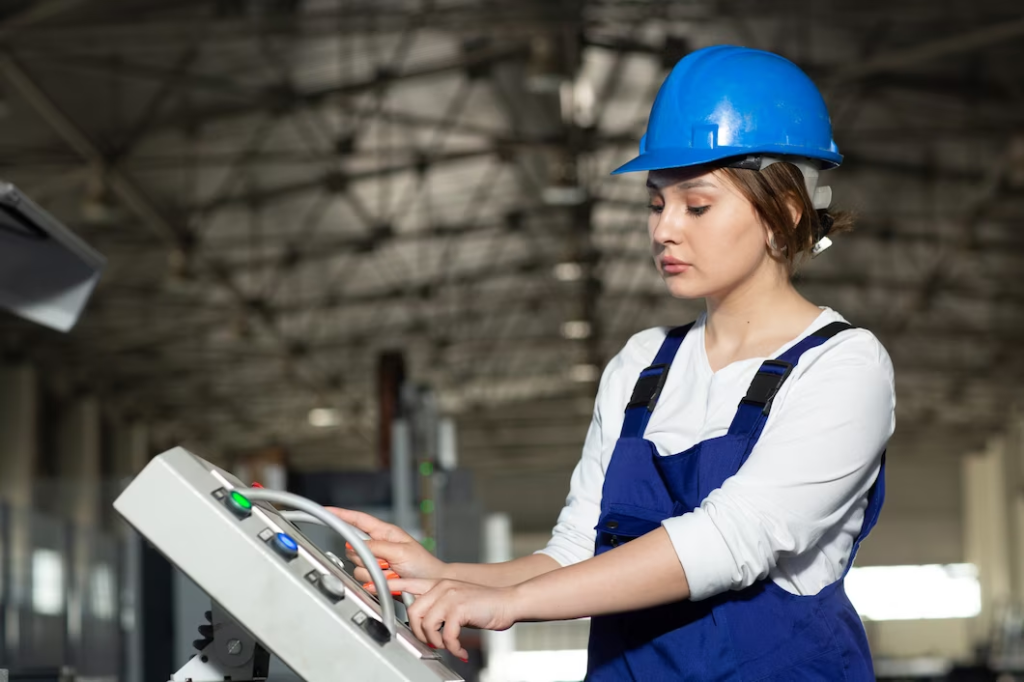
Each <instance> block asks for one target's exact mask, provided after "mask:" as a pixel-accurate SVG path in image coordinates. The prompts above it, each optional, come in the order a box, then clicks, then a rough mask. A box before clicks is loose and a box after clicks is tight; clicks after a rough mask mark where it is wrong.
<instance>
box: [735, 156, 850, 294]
mask: <svg viewBox="0 0 1024 682" xmlns="http://www.w3.org/2000/svg"><path fill="white" fill-rule="evenodd" d="M722 171H723V172H724V173H725V174H726V176H727V177H728V178H729V179H730V180H731V181H732V182H733V183H734V184H735V185H736V187H737V188H738V189H739V190H740V192H741V193H742V194H743V196H745V197H746V198H747V200H748V201H750V203H751V204H753V205H754V209H755V210H756V211H757V214H758V216H759V217H760V218H761V222H763V223H764V224H765V226H766V227H768V229H769V230H771V233H772V235H773V236H774V238H775V245H776V247H777V249H776V251H774V252H773V253H772V256H773V257H774V258H778V259H780V260H783V261H785V262H786V263H787V264H788V266H789V271H790V273H791V274H792V272H793V271H794V270H795V269H796V267H797V266H798V265H799V264H800V263H801V262H803V261H804V260H806V258H807V257H808V256H809V255H810V250H811V247H812V246H814V244H815V242H817V241H818V239H820V238H821V237H822V236H823V235H824V233H825V232H826V231H825V229H824V228H823V224H829V223H831V224H830V226H829V229H828V230H827V233H828V236H830V237H832V236H834V235H836V234H839V233H840V232H848V231H849V230H851V229H853V216H852V215H851V214H850V213H848V212H846V211H836V210H833V209H829V210H828V211H827V212H826V211H817V210H815V208H814V204H813V203H812V202H811V198H810V197H809V196H808V195H807V186H806V185H805V184H804V176H803V173H801V172H800V169H799V168H797V167H796V166H794V165H793V164H791V163H788V162H785V161H781V162H779V163H773V164H772V165H770V166H768V167H767V168H765V169H763V170H759V171H758V170H748V169H744V168H723V169H722ZM790 198H792V199H796V201H797V205H798V206H799V207H800V220H799V221H798V222H797V223H796V225H793V224H792V218H791V217H790V212H789V205H788V203H787V199H790Z"/></svg>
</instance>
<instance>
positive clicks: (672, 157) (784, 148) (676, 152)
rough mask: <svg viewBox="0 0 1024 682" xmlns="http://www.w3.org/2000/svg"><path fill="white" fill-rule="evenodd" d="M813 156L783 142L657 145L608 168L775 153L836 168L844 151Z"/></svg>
mask: <svg viewBox="0 0 1024 682" xmlns="http://www.w3.org/2000/svg"><path fill="white" fill-rule="evenodd" d="M814 152H815V154H814V156H811V155H810V154H808V150H807V147H797V146H791V145H784V144H776V145H764V146H758V147H757V148H756V149H753V148H750V147H716V148H714V149H692V148H687V147H682V148H677V149H657V150H652V151H648V152H644V153H643V154H640V155H639V156H637V157H636V158H634V159H632V160H630V161H627V162H626V163H624V164H622V165H621V166H619V167H618V168H616V169H615V170H613V171H612V172H611V174H612V175H621V174H622V173H634V172H637V171H652V170H665V169H666V168H686V167H688V166H702V165H710V166H716V165H722V162H724V161H726V160H730V159H735V158H737V157H744V156H747V155H750V154H777V155H779V156H792V157H795V158H803V159H807V158H813V159H816V160H818V161H819V162H820V163H821V168H822V170H826V169H829V168H835V167H836V166H838V165H839V164H840V163H842V161H843V155H842V154H839V153H838V152H832V151H826V150H824V149H817V150H814Z"/></svg>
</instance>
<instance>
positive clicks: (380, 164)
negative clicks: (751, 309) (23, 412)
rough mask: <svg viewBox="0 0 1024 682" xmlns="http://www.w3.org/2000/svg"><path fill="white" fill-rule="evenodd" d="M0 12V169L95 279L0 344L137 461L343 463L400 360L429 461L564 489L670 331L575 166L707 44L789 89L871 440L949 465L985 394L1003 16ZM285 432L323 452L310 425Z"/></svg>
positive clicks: (1011, 272) (1008, 231)
mask: <svg viewBox="0 0 1024 682" xmlns="http://www.w3.org/2000/svg"><path fill="white" fill-rule="evenodd" d="M0 12H2V16H3V20H2V22H0V34H2V41H0V76H2V78H0V149H2V150H3V153H2V155H0V167H2V170H0V177H3V178H4V179H6V180H9V181H12V182H14V183H15V184H17V185H18V186H20V187H21V188H22V189H23V190H24V191H25V192H26V193H27V194H29V196H31V197H33V198H34V199H35V200H36V201H37V202H38V203H40V204H42V205H44V206H45V207H47V208H48V209H49V210H51V211H52V212H54V213H55V214H56V215H58V216H59V217H60V218H61V219H63V220H64V221H65V222H66V223H67V224H68V225H70V226H71V227H72V228H73V229H74V230H76V231H77V232H78V233H79V234H81V235H82V236H84V237H85V238H86V239H87V240H88V241H89V242H90V243H91V244H93V245H94V246H95V247H96V248H97V249H99V250H100V251H101V252H103V253H104V254H105V255H106V256H107V257H108V258H109V261H110V265H109V268H108V270H107V272H106V273H105V275H104V279H103V281H102V282H101V285H100V287H99V289H98V291H97V295H96V298H95V300H94V301H93V303H92V304H91V305H90V308H89V309H88V310H87V311H86V315H85V319H84V321H83V322H82V323H81V325H80V326H79V327H78V328H77V329H76V330H75V331H74V333H73V334H71V335H70V336H69V337H67V338H64V337H60V336H59V335H57V334H55V333H51V332H47V331H45V330H42V329H37V328H32V327H30V326H29V325H27V324H22V323H20V322H19V321H17V320H14V319H13V318H7V317H5V318H3V319H2V320H0V325H2V326H0V343H2V344H3V349H4V350H5V351H6V352H8V353H11V354H19V355H27V356H29V357H32V358H34V359H36V360H38V361H39V362H40V363H43V364H45V365H46V366H48V367H51V368H57V369H59V370H60V374H61V376H62V377H63V378H62V381H63V382H64V383H65V384H66V385H67V386H68V387H70V389H71V390H75V389H76V388H77V387H85V386H88V387H92V389H94V390H97V391H99V392H100V393H101V394H102V395H104V396H105V397H106V399H107V403H108V405H110V406H111V408H112V409H114V410H117V411H119V412H120V413H122V414H125V415H128V416H129V417H137V418H141V419H146V420H147V421H149V422H151V423H152V424H153V425H154V428H155V433H156V435H157V438H158V440H162V441H163V442H166V443H168V444H170V443H171V442H174V441H178V440H186V441H190V442H194V443H199V444H202V446H203V447H205V448H207V452H215V453H230V452H234V451H239V450H244V449H245V448H250V447H255V446H259V445H264V444H267V443H282V444H285V445H287V446H289V449H290V450H291V451H292V455H293V463H294V464H295V465H296V466H298V467H306V468H325V467H333V468H346V467H351V466H366V465H367V464H368V463H369V462H372V461H373V458H374V453H373V445H372V442H373V437H374V436H373V434H374V433H375V426H374V423H375V420H376V412H375V410H376V405H375V395H376V394H375V371H376V366H377V358H378V356H379V355H380V353H381V352H384V351H388V350H393V349H401V350H403V351H404V352H405V354H406V363H407V373H408V375H409V376H410V377H412V378H413V379H415V380H416V381H418V382H422V383H424V384H427V385H429V386H431V387H432V388H433V389H434V390H435V391H436V394H437V397H438V400H439V404H440V405H441V406H442V408H443V410H444V411H446V412H448V413H451V414H454V415H456V416H457V417H458V418H459V420H460V423H461V426H460V432H461V434H462V443H463V452H464V461H466V462H467V463H468V464H470V465H472V466H474V467H477V468H479V469H480V470H481V472H490V474H491V475H500V474H503V473H504V474H508V475H511V472H515V475H516V476H519V477H526V479H524V481H526V480H528V479H529V476H530V475H531V473H536V474H537V475H538V476H539V475H541V474H542V473H544V472H557V473H558V475H559V478H558V480H559V481H560V482H561V483H560V484H559V485H564V483H565V480H566V479H565V475H566V474H567V472H568V471H569V470H570V469H571V467H572V464H573V462H574V461H575V459H576V458H577V457H578V456H579V447H580V444H581V443H582V438H583V435H584V432H585V428H586V423H587V421H588V420H589V416H590V411H591V408H592V399H593V394H594V392H595V389H596V379H597V377H598V376H599V372H600V368H601V367H602V366H603V364H604V363H606V362H607V361H608V360H609V359H610V358H611V357H612V356H613V355H614V354H615V353H616V352H617V350H618V349H619V348H620V347H621V345H622V344H623V343H624V342H625V340H626V339H627V338H628V337H629V336H630V335H631V334H633V333H635V332H637V331H639V330H641V329H644V328H646V327H650V326H655V325H674V324H680V323H684V322H686V321H688V320H690V319H692V318H693V317H694V316H695V315H696V314H697V313H699V312H700V309H701V304H700V302H684V301H677V300H673V299H672V298H670V297H669V296H668V295H667V294H666V293H665V291H664V288H663V285H662V284H661V283H660V282H659V280H658V278H657V275H656V273H655V271H654V268H653V265H652V264H651V262H650V257H649V248H648V243H647V236H646V231H645V228H644V224H645V215H646V196H645V193H644V190H643V188H642V182H643V178H642V177H621V178H620V177H615V178H612V177H610V176H609V175H608V171H610V170H611V169H612V168H614V167H615V166H616V165H618V164H619V163H621V162H623V161H624V160H626V159H627V158H629V157H630V156H631V155H632V154H633V153H634V151H635V148H636V144H637V141H638V139H639V137H640V135H641V134H642V132H643V129H644V126H645V123H646V116H647V112H648V109H649V107H650V103H651V101H652V99H653V96H654V93H655V92H656V90H657V87H658V85H659V84H660V82H661V80H662V78H663V77H664V75H665V74H666V73H667V70H668V69H669V68H670V67H671V65H672V64H674V63H675V61H676V60H678V59H679V58H680V57H681V56H683V55H685V54H686V53H687V52H688V51H690V50H692V49H696V48H699V47H703V46H705V45H709V44H714V43H722V42H726V43H737V44H745V45H749V46H753V47H760V48H765V49H770V50H773V51H777V52H779V53H781V54H783V55H785V56H787V57H789V58H791V59H793V60H794V61H796V62H797V63H798V64H800V65H801V66H802V67H803V68H804V69H805V70H807V71H808V73H809V74H811V76H812V77H813V78H814V79H815V80H816V81H817V82H818V83H819V85H820V86H821V87H822V89H823V91H824V92H825V95H826V98H827V100H828V102H829V105H830V109H831V111H832V114H833V123H834V126H835V137H836V140H837V142H838V144H839V147H840V150H841V151H842V152H843V153H844V154H845V156H846V161H845V163H844V164H843V166H842V168H840V169H839V170H837V171H834V172H831V173H830V174H829V175H830V176H831V184H832V186H833V188H834V190H835V196H836V204H837V205H839V206H842V207H846V208H850V209H853V210H854V211H855V212H856V213H857V214H858V229H857V231H856V232H855V233H853V234H850V235H844V236H842V237H841V238H839V239H837V243H836V245H835V246H834V247H833V248H832V249H830V250H829V251H827V252H826V253H825V254H824V255H822V256H821V257H820V258H818V259H816V260H815V261H813V262H812V263H809V264H807V265H806V266H805V267H803V268H802V269H801V270H800V273H799V277H798V280H799V288H800V289H801V290H802V291H803V292H804V293H805V294H806V295H807V296H808V297H809V298H810V299H811V300H812V301H814V302H816V303H818V304H820V305H828V306H831V307H834V308H836V309H837V310H839V311H840V312H842V313H843V314H844V315H845V316H846V317H847V318H848V319H850V320H851V321H852V322H853V323H855V324H857V325H860V326H864V327H867V328H869V329H871V330H872V331H874V332H875V333H876V334H877V335H878V336H879V338H880V339H881V340H882V341H883V343H884V344H885V345H886V347H887V348H888V350H889V352H890V354H891V355H892V357H893V360H894V363H895V367H896V372H897V383H898V387H897V388H898V413H897V420H898V433H897V437H896V441H895V442H898V443H903V444H904V447H905V448H906V449H907V450H908V451H911V450H912V451H913V452H914V453H916V454H917V455H920V456H925V455H927V456H947V457H951V456H956V455H959V454H962V453H963V451H964V450H965V449H967V448H970V447H974V446H976V445H977V444H979V443H981V442H982V441H983V440H984V438H985V437H986V436H988V435H991V434H993V433H995V432H997V431H998V430H999V429H1000V428H1001V427H1002V426H1003V424H1004V422H1005V419H1006V414H1007V410H1008V409H1009V407H1010V406H1011V405H1012V404H1014V402H1015V401H1017V400H1019V398H1020V396H1021V392H1022V391H1021V384H1022V383H1024V382H1022V380H1024V356H1022V354H1021V353H1020V352H1019V350H1020V349H1021V348H1022V347H1024V278H1022V276H1021V275H1022V272H1024V234H1022V232H1021V229H1020V225H1021V220H1022V217H1024V14H1022V12H1021V7H1020V4H1019V3H1018V2H1015V1H1005V2H996V1H985V2H978V1H974V2H965V1H957V2H901V3H893V2H876V1H870V2H864V1H863V0H861V1H859V2H839V1H836V2H818V3H802V2H800V3H798V2H777V3H776V2H773V3H765V2H754V1H753V0H748V1H728V0H717V1H715V0H696V1H687V2H665V1H663V0H651V1H649V2H648V1H643V0H606V1H602V2H584V1H582V0H578V1H574V2H565V1H540V0H536V1H530V2H527V1H521V2H487V1H484V0H478V1H476V2H474V1H472V0H466V1H461V2H446V1H440V0H439V1H436V2H435V1H430V0H416V1H412V0H410V1H394V0H377V1H375V2H350V1H348V0H218V1H208V2H196V1H189V0H175V1H173V2H171V1H166V0H103V1H102V2H100V1H99V0H92V1H90V0H40V1H37V2H2V3H0ZM318 407H326V408H332V409H337V410H338V414H339V415H340V424H339V425H337V426H333V427H328V428H324V427H316V426H313V425H311V424H310V420H309V418H308V417H309V412H310V410H311V409H313V408H318ZM517 480H518V479H517ZM537 480H540V479H537ZM524 485H525V483H524Z"/></svg>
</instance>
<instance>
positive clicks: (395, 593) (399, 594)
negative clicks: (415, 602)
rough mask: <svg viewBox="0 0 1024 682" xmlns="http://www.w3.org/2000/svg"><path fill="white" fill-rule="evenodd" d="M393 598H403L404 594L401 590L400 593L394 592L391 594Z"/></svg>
mask: <svg viewBox="0 0 1024 682" xmlns="http://www.w3.org/2000/svg"><path fill="white" fill-rule="evenodd" d="M391 596H392V597H401V596H402V592H401V590H399V591H397V592H394V591H393V592H392V593H391Z"/></svg>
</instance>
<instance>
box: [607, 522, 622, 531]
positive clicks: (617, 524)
mask: <svg viewBox="0 0 1024 682" xmlns="http://www.w3.org/2000/svg"><path fill="white" fill-rule="evenodd" d="M618 527H619V522H618V521H609V522H608V528H610V529H611V530H615V529H616V528H618Z"/></svg>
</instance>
